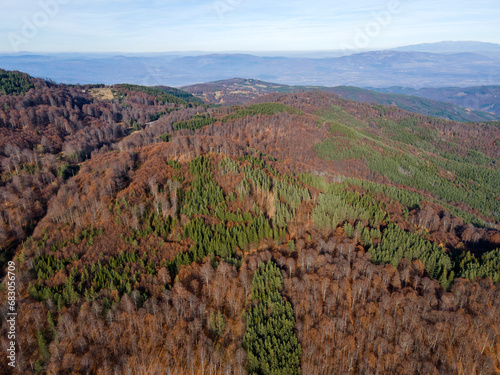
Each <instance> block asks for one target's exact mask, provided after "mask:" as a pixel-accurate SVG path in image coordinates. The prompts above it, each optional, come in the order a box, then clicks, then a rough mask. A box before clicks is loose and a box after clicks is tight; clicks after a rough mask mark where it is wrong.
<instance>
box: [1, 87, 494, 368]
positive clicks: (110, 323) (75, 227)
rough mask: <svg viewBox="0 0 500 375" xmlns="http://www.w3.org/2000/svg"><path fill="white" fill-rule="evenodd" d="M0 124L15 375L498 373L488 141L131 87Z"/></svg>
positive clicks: (54, 90)
mask: <svg viewBox="0 0 500 375" xmlns="http://www.w3.org/2000/svg"><path fill="white" fill-rule="evenodd" d="M0 108H1V111H0V129H1V131H2V135H3V137H2V140H1V141H0V142H1V143H0V152H1V154H0V156H1V163H2V164H1V166H2V170H1V172H2V175H1V176H2V179H1V186H0V192H1V193H2V196H3V200H2V202H1V204H2V206H1V219H2V221H1V228H2V237H1V238H0V241H1V243H2V245H1V246H2V251H3V254H2V256H3V259H2V272H5V269H6V262H7V261H10V260H13V261H14V262H15V264H16V275H17V280H18V292H19V294H18V299H17V302H18V305H17V311H18V313H19V315H18V327H22V330H19V331H18V332H19V338H18V347H19V350H18V368H17V369H16V370H15V371H14V372H13V373H15V374H31V373H47V374H112V373H118V374H125V373H129V374H165V373H171V374H188V373H192V374H247V373H248V374H284V373H286V374H386V373H394V374H416V373H420V374H495V373H499V372H500V358H499V356H498V353H499V352H500V335H499V334H500V289H499V284H498V283H499V282H500V231H499V229H500V172H499V168H498V165H499V164H498V163H499V162H500V128H499V127H498V125H497V124H494V123H460V122H452V121H447V120H439V119H435V118H432V117H427V116H423V115H415V114H412V113H409V112H406V111H404V110H401V109H398V108H394V107H384V106H380V105H367V104H361V103H357V102H353V101H348V100H344V99H341V98H339V97H338V96H336V95H334V94H329V93H325V92H301V93H289V94H272V95H268V96H264V97H260V98H257V99H255V100H254V101H253V102H251V103H249V104H248V105H246V106H235V107H210V106H208V105H200V104H199V102H197V101H196V100H195V99H194V98H192V97H191V96H190V95H189V94H187V93H184V92H181V91H179V90H175V89H168V88H162V87H158V88H148V87H142V86H133V85H116V86H62V85H55V84H52V83H47V84H46V85H45V86H43V87H38V86H36V87H32V88H30V89H29V90H28V91H26V92H24V93H21V92H20V93H16V95H14V94H13V93H12V94H10V95H1V96H0ZM0 296H1V297H0V298H1V300H2V301H4V300H6V296H7V289H6V281H5V280H4V281H3V283H2V289H1V290H0ZM2 306H3V307H2V314H3V316H6V315H5V314H6V311H7V310H6V304H2ZM3 322H4V320H2V328H1V332H0V337H1V338H0V340H1V342H2V345H3V346H5V345H6V342H5V340H6V337H7V335H6V334H5V333H6V331H7V329H8V327H7V325H6V324H4V323H3ZM0 361H1V367H0V371H4V372H5V373H11V372H9V369H8V367H7V362H6V359H5V357H1V360H0Z"/></svg>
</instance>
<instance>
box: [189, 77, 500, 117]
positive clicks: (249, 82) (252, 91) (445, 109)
mask: <svg viewBox="0 0 500 375" xmlns="http://www.w3.org/2000/svg"><path fill="white" fill-rule="evenodd" d="M499 88H500V87H499ZM182 89H183V90H184V91H187V92H189V93H190V94H192V95H194V96H196V97H198V98H200V99H202V100H204V101H205V102H208V103H212V104H224V105H240V104H245V103H247V102H249V101H251V100H253V99H255V98H258V97H260V96H263V95H267V94H272V93H293V92H300V91H311V90H322V91H327V92H331V93H334V94H337V95H339V96H341V97H342V98H344V99H350V100H355V101H358V102H362V103H377V104H381V105H393V106H396V107H399V108H402V109H404V110H407V111H409V112H414V113H420V114H424V115H428V116H433V117H441V118H446V119H450V120H454V121H475V122H477V121H500V114H495V113H489V112H490V111H488V112H485V111H477V110H471V109H469V108H465V107H463V106H460V105H456V104H452V103H444V102H443V101H437V100H432V99H427V98H425V97H420V96H421V95H420V96H413V95H405V93H404V92H402V93H382V92H377V91H373V90H366V89H361V88H358V87H351V86H338V87H322V86H288V85H280V84H276V83H270V82H264V81H259V80H255V79H243V78H234V79H228V80H223V81H215V82H209V83H203V84H196V85H192V86H185V87H182ZM401 89H402V91H404V89H403V88H401ZM408 90H409V89H408ZM436 91H438V90H436Z"/></svg>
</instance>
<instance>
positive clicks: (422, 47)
mask: <svg viewBox="0 0 500 375" xmlns="http://www.w3.org/2000/svg"><path fill="white" fill-rule="evenodd" d="M394 50H396V51H414V52H431V53H461V52H480V51H481V52H485V51H491V52H500V44H496V43H484V42H451V41H449V42H438V43H423V44H416V45H411V46H404V47H398V48H395V49H394Z"/></svg>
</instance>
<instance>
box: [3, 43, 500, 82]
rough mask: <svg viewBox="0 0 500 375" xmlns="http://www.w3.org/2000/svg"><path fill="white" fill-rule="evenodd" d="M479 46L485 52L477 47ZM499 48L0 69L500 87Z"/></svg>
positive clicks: (15, 62) (34, 60)
mask: <svg viewBox="0 0 500 375" xmlns="http://www.w3.org/2000/svg"><path fill="white" fill-rule="evenodd" d="M478 48H480V49H486V50H485V51H484V52H481V51H480V52H478V51H477V49H478ZM499 49H500V45H490V44H483V43H479V44H478V43H471V42H460V43H452V42H447V43H445V44H435V45H430V46H429V45H422V46H410V47H402V48H399V49H397V50H390V51H377V52H363V53H357V54H354V55H350V56H342V57H323V58H311V57H300V56H299V57H279V56H278V57H269V56H255V55H251V54H231V53H225V54H209V55H196V54H189V56H188V53H186V56H182V55H175V54H164V55H158V54H149V55H143V56H141V55H131V54H124V55H118V56H113V55H106V54H105V55H99V54H88V55H84V54H57V55H34V54H15V55H5V54H4V55H0V67H1V68H4V69H8V70H21V71H24V72H27V73H29V74H31V75H32V76H36V77H42V78H51V79H53V80H54V81H56V82H63V83H73V84H74V83H82V84H83V83H105V84H115V83H123V82H128V83H135V84H141V85H148V86H154V85H168V86H185V85H192V84H195V83H199V82H209V81H217V80H223V79H229V78H233V77H251V78H255V79H259V80H264V81H273V82H278V83H280V84H287V85H321V86H340V85H344V86H360V87H367V86H371V87H389V86H405V87H413V88H422V87H443V86H462V87H467V86H478V85H494V84H497V85H500V53H498V51H499ZM424 50H425V51H424ZM427 51H432V52H427ZM437 51H441V52H442V53H436V52H437ZM450 52H452V53H450ZM332 54H333V52H332ZM315 55H316V56H318V53H316V54H315ZM288 56H290V54H288ZM305 56H307V55H305Z"/></svg>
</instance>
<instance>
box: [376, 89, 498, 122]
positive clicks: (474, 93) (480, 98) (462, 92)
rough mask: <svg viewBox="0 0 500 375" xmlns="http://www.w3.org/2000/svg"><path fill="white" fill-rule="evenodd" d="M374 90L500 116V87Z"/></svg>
mask: <svg viewBox="0 0 500 375" xmlns="http://www.w3.org/2000/svg"><path fill="white" fill-rule="evenodd" d="M374 90H377V91H380V92H382V93H395V94H405V95H414V96H420V97H422V98H428V99H432V100H437V101H441V102H447V103H453V104H456V105H459V106H462V107H466V108H471V109H474V110H479V111H484V112H490V113H496V114H497V115H500V86H474V87H465V88H463V87H440V88H435V87H427V88H423V89H414V88H409V87H389V88H383V89H381V88H374Z"/></svg>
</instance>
